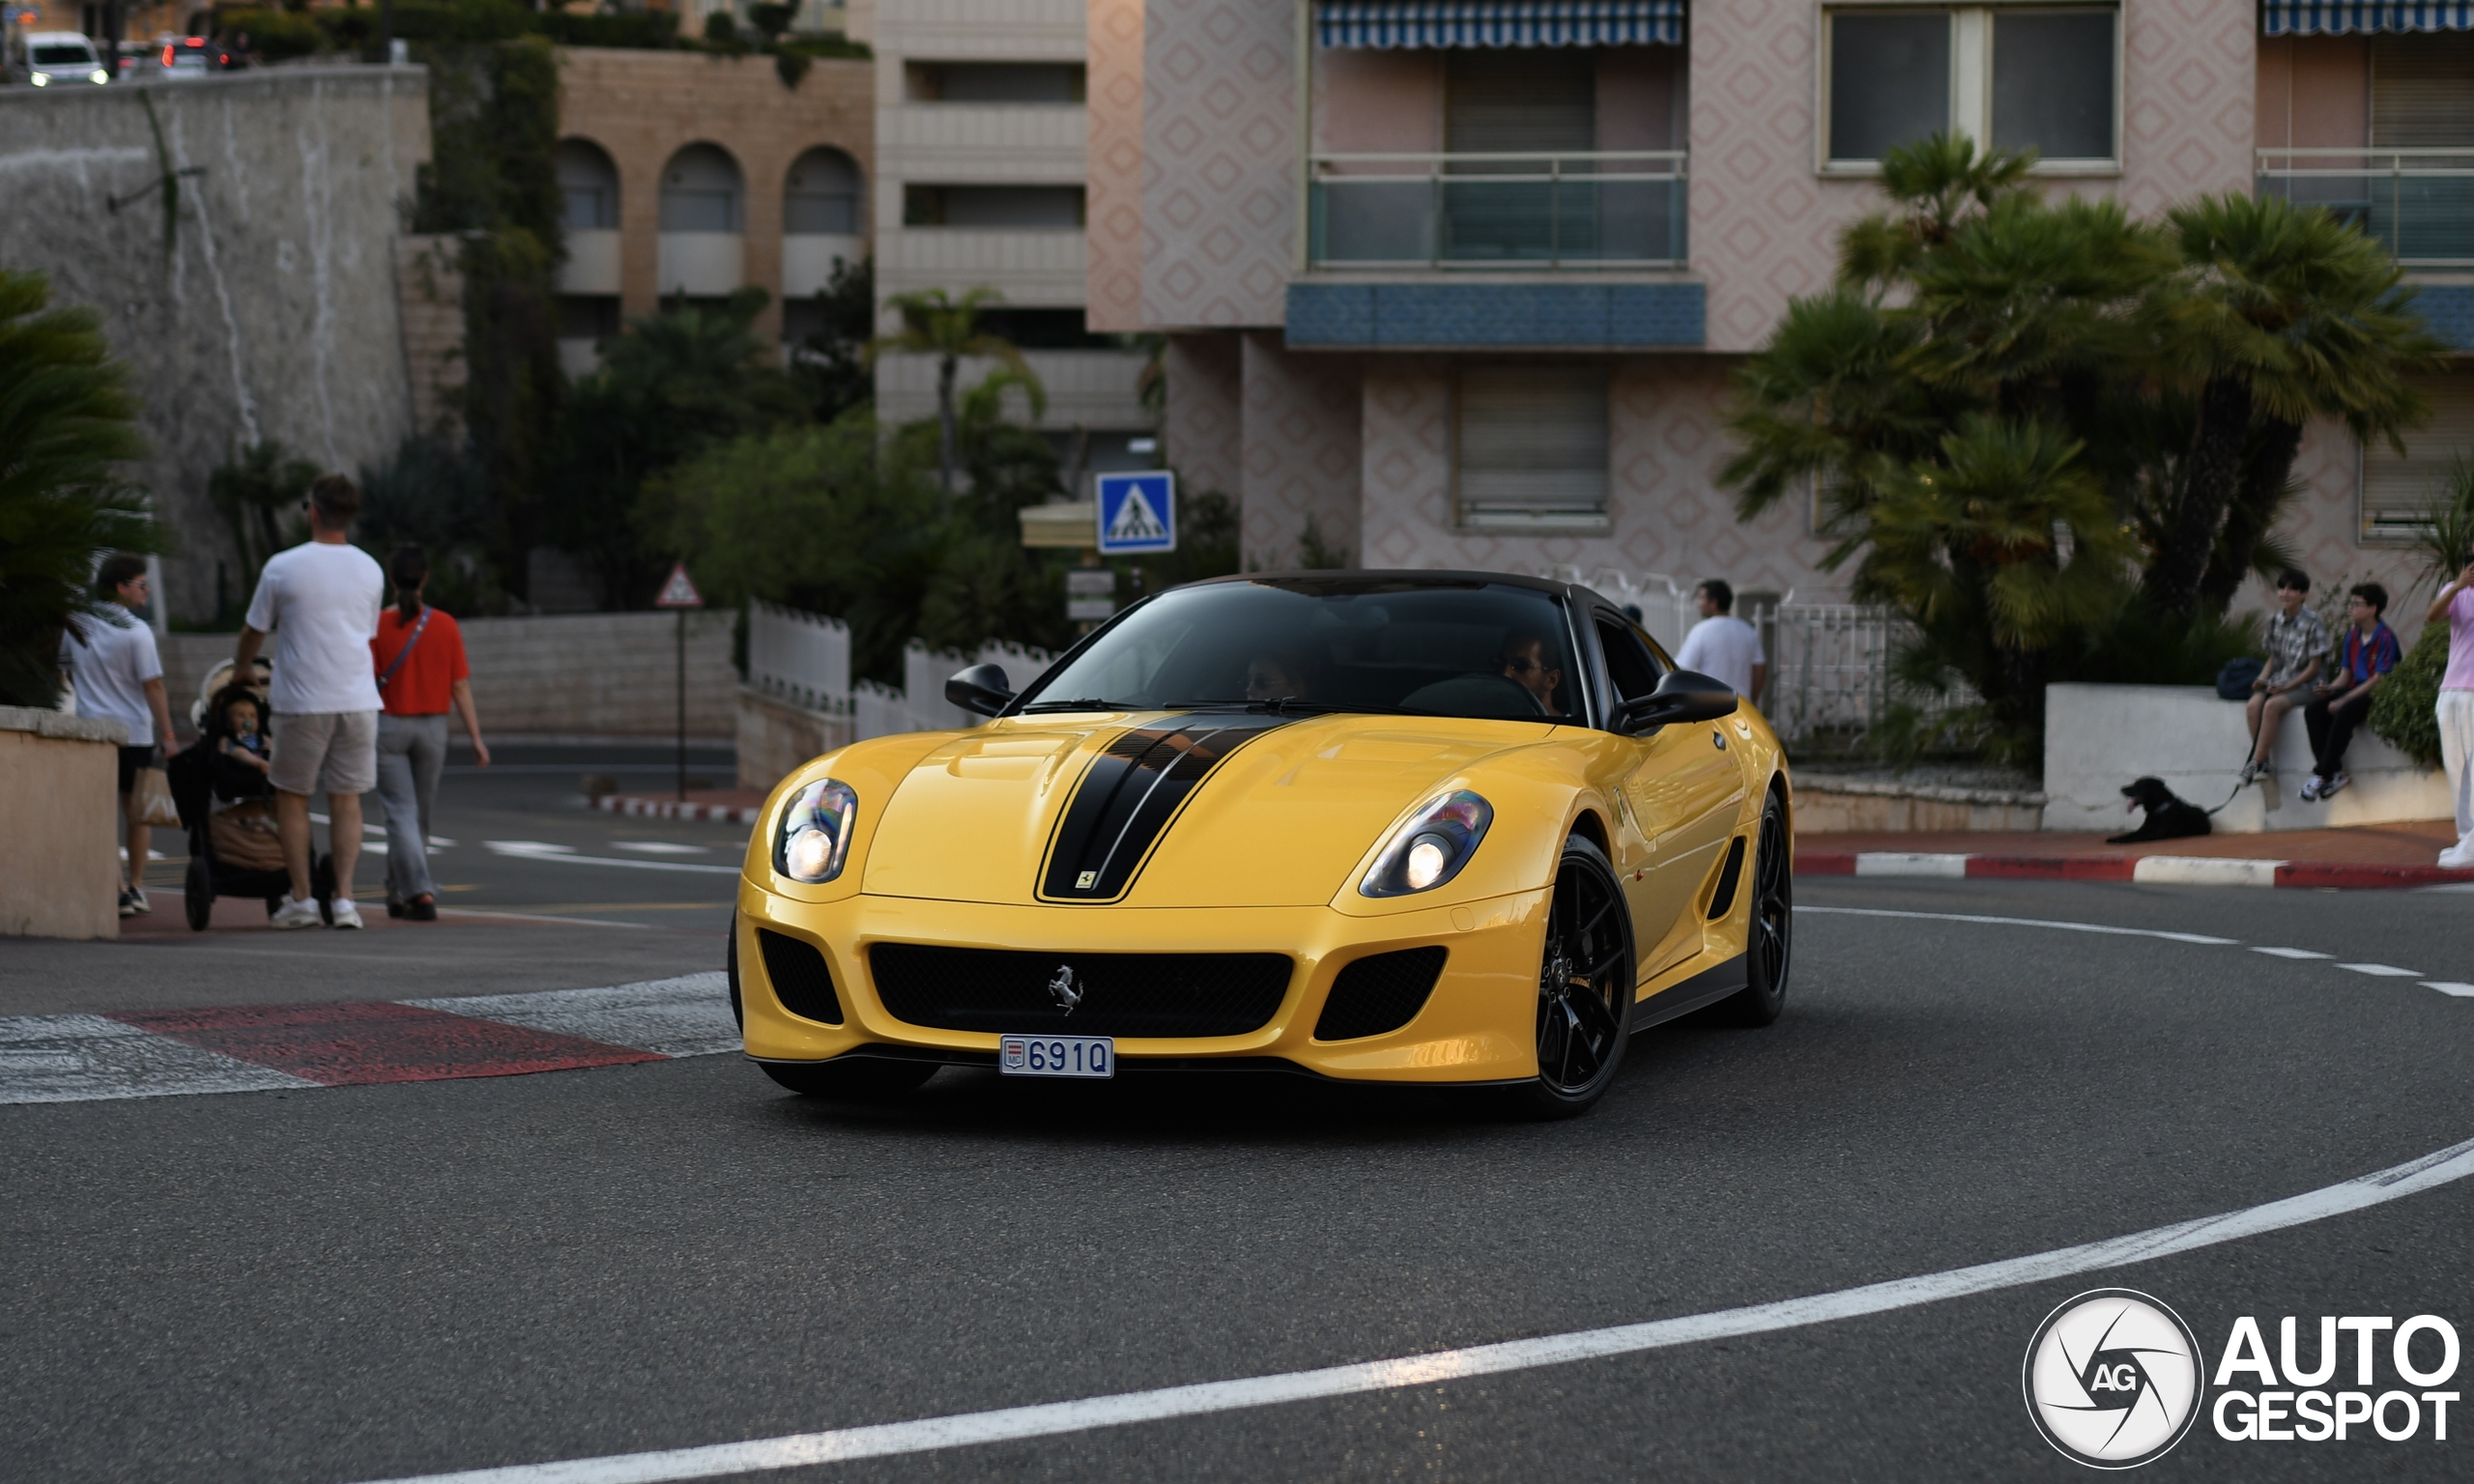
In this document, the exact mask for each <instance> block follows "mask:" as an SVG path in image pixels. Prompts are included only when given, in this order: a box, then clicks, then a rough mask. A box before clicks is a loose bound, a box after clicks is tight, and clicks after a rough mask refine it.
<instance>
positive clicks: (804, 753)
mask: <svg viewBox="0 0 2474 1484" xmlns="http://www.w3.org/2000/svg"><path fill="white" fill-rule="evenodd" d="M849 741H850V720H849V718H848V717H838V716H827V715H825V714H824V713H823V712H821V711H810V710H808V709H806V708H805V707H803V706H794V705H791V703H790V702H789V701H786V700H783V699H780V698H779V697H774V696H767V695H764V694H762V692H759V691H752V690H749V689H747V688H746V687H744V686H742V687H740V688H739V693H738V785H739V786H740V787H741V788H758V789H762V790H763V791H764V792H767V793H770V792H772V791H773V785H775V784H778V783H780V782H781V781H782V780H783V779H785V778H787V777H789V776H790V775H791V772H792V771H793V770H794V769H796V768H798V767H799V766H800V765H801V764H803V763H805V762H806V761H807V760H808V759H809V758H811V757H816V756H821V755H823V754H825V753H829V752H831V751H833V750H834V749H835V748H837V747H844V746H848V745H849Z"/></svg>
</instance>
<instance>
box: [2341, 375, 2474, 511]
mask: <svg viewBox="0 0 2474 1484" xmlns="http://www.w3.org/2000/svg"><path fill="white" fill-rule="evenodd" d="M2416 385H2419V386H2420V387H2421V388H2422V390H2423V394H2424V395H2425V396H2427V397H2429V398H2430V399H2431V421H2429V422H2426V423H2424V424H2423V425H2422V426H2421V427H2419V428H2416V429H2414V430H2412V431H2411V432H2409V433H2407V434H2406V435H2405V439H2404V442H2405V451H2404V453H2402V455H2401V454H2400V453H2398V451H2397V450H2396V449H2395V448H2394V447H2393V446H2391V445H2390V444H2389V442H2388V441H2387V440H2386V439H2375V440H2373V442H2371V443H2370V444H2369V445H2368V446H2366V447H2365V448H2364V449H2363V451H2362V539H2363V540H2364V541H2366V542H2395V541H2411V540H2412V539H2414V537H2415V536H2416V535H2417V534H2419V533H2420V532H2421V530H2422V528H2423V526H2424V523H2425V522H2426V521H2427V520H2428V519H2429V518H2430V512H2431V506H2432V505H2433V504H2434V503H2436V502H2437V501H2438V500H2439V499H2441V498H2442V496H2443V494H2444V492H2445V491H2446V490H2447V488H2448V485H2449V482H2450V476H2451V475H2452V474H2453V473H2455V472H2456V470H2457V467H2458V464H2459V462H2460V460H2474V372H2460V373H2458V374H2456V375H2452V376H2433V377H2426V378H2417V379H2416Z"/></svg>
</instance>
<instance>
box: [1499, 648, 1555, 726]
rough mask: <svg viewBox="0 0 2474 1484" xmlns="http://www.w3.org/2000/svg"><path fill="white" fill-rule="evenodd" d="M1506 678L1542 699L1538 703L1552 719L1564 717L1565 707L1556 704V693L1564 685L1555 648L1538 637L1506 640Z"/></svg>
mask: <svg viewBox="0 0 2474 1484" xmlns="http://www.w3.org/2000/svg"><path fill="white" fill-rule="evenodd" d="M1503 673H1504V678H1505V679H1507V680H1510V681H1511V682H1512V683H1513V684H1514V685H1517V686H1519V687H1520V688H1521V689H1522V690H1525V691H1527V692H1528V693H1529V694H1531V695H1532V696H1535V697H1537V698H1538V704H1539V706H1541V707H1543V708H1544V709H1545V712H1546V714H1547V715H1548V716H1561V715H1563V714H1564V712H1563V708H1562V707H1560V706H1557V705H1556V704H1555V692H1556V691H1557V690H1558V689H1559V688H1561V687H1562V685H1563V683H1564V671H1563V668H1562V665H1561V663H1560V662H1559V661H1558V660H1557V659H1556V658H1555V646H1554V644H1553V643H1552V642H1549V641H1548V640H1547V639H1545V638H1544V637H1543V636H1541V635H1537V634H1513V635H1510V636H1508V637H1507V638H1506V639H1505V640H1504V647H1503Z"/></svg>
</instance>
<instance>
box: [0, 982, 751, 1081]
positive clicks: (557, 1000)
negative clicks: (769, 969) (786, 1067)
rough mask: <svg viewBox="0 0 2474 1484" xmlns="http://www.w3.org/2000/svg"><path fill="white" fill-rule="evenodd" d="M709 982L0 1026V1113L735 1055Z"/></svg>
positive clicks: (28, 1018)
mask: <svg viewBox="0 0 2474 1484" xmlns="http://www.w3.org/2000/svg"><path fill="white" fill-rule="evenodd" d="M729 995H730V989H729V985H728V984H727V982H726V981H725V979H724V977H723V976H722V975H721V974H719V973H705V974H688V975H684V976H681V977H680V978H677V979H659V980H648V981H646V982H644V983H642V984H633V985H609V986H607V987H602V988H594V989H549V990H542V991H538V992H535V993H530V994H487V995H475V996H469V997H464V998H455V999H437V1000H381V1001H362V1002H359V1003H346V1004H324V1005H245V1006H237V1007H234V1006H225V1007H216V1008H212V1009H206V1010H143V1011H124V1012H118V1013H110V1014H101V1015H16V1016H11V1017H5V1018H0V1103H14V1102H89V1101H94V1100H98V1099H116V1098H167V1097H177V1096H182V1095H186V1094H194V1093H248V1092H274V1091H284V1090H303V1089H310V1088H321V1087H357V1086H365V1085H367V1084H370V1083H378V1082H434V1081H440V1080H444V1079H446V1078H452V1077H505V1076H517V1075H521V1074H523V1073H526V1072H533V1071H563V1070H569V1069H573V1068H582V1067H616V1066H623V1065H625V1064H628V1063H631V1062H661V1061H669V1060H671V1059H673V1058H675V1057H682V1056H711V1055H716V1054H718V1053H721V1052H725V1051H736V1050H738V1049H739V1046H740V1042H739V1033H738V1026H737V1024H736V1022H734V1020H733V1019H732V1018H731V1011H730V998H729Z"/></svg>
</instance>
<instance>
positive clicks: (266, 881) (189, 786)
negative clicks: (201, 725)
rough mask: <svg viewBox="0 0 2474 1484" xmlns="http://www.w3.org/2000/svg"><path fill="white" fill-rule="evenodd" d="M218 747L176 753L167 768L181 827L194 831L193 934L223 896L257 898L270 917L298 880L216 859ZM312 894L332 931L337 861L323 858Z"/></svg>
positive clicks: (203, 744) (185, 893)
mask: <svg viewBox="0 0 2474 1484" xmlns="http://www.w3.org/2000/svg"><path fill="white" fill-rule="evenodd" d="M214 762H215V746H214V742H213V739H211V738H201V739H200V740H199V742H198V745H197V746H195V747H192V748H190V749H188V750H187V751H186V752H183V753H179V754H177V755H175V756H173V757H172V758H171V759H170V760H169V761H167V762H166V763H164V765H163V774H164V778H165V780H166V782H168V783H169V784H170V785H171V788H172V804H173V807H175V808H176V809H178V810H179V811H180V812H181V828H182V829H184V830H186V831H187V832H188V838H189V869H188V876H187V880H185V881H184V882H183V883H182V891H181V904H182V906H183V907H184V908H185V909H186V910H187V916H188V923H189V928H190V930H192V931H195V932H204V931H205V930H206V925H207V923H208V922H209V921H210V920H212V918H213V917H214V915H215V899H216V898H217V897H257V898H261V899H264V900H265V902H266V904H267V916H269V917H273V916H274V909H275V908H277V907H279V906H281V905H283V899H284V895H285V894H286V893H288V892H290V891H291V890H292V877H291V874H290V873H289V872H287V871H283V870H258V869H255V868H251V867H246V866H238V865H232V864H229V863H226V862H220V861H217V860H216V858H215V839H214V836H215V832H214V831H213V830H212V829H210V828H209V827H208V822H209V820H210V819H211V818H212V817H213V815H214V811H215V769H214ZM309 880H310V892H311V895H313V896H314V897H316V898H317V899H318V915H319V917H321V918H322V919H324V920H325V921H326V922H327V923H328V925H329V926H330V927H331V926H333V923H334V896H335V858H334V857H333V856H331V855H322V856H319V857H318V858H317V860H316V862H315V863H314V864H313V865H312V866H311V867H310V871H309Z"/></svg>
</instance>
